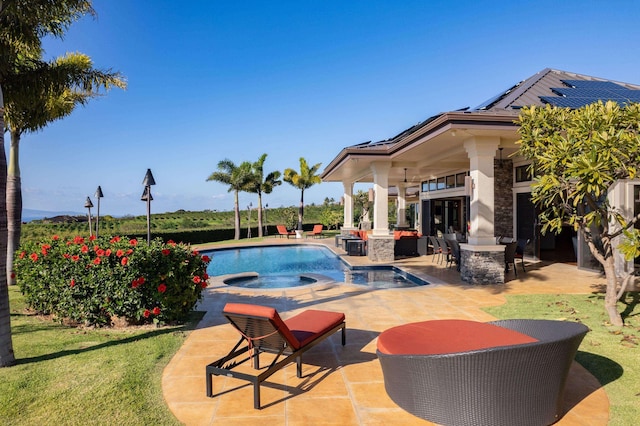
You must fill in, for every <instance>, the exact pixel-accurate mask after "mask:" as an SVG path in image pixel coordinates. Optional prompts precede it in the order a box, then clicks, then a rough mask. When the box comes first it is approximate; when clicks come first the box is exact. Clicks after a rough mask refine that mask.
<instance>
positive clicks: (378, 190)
mask: <svg viewBox="0 0 640 426" xmlns="http://www.w3.org/2000/svg"><path fill="white" fill-rule="evenodd" d="M390 169H391V163H390V162H374V163H372V164H371V171H372V172H373V190H374V202H373V226H374V227H373V234H372V235H370V236H369V239H368V242H367V257H368V258H369V260H372V261H375V262H393V260H394V254H393V251H394V250H393V249H394V243H395V241H394V239H393V235H391V234H390V233H389V207H388V200H389V170H390Z"/></svg>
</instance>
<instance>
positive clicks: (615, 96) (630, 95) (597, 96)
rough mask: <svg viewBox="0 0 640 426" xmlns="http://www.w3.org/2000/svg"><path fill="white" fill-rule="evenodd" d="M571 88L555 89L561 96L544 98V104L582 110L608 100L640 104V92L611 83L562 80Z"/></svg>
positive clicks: (623, 103) (621, 103) (622, 103)
mask: <svg viewBox="0 0 640 426" xmlns="http://www.w3.org/2000/svg"><path fill="white" fill-rule="evenodd" d="M562 82H563V83H564V84H566V85H568V86H570V87H553V88H551V91H552V92H554V93H555V94H558V95H560V96H557V97H556V96H542V97H540V99H541V100H542V101H543V102H546V103H549V104H551V105H555V106H559V107H565V108H580V107H583V106H585V105H588V104H591V103H594V102H598V101H602V102H606V101H608V100H611V101H614V102H617V103H619V104H620V105H625V104H628V103H630V102H640V90H633V89H629V88H626V87H624V86H621V85H619V84H616V83H613V82H611V81H588V80H562Z"/></svg>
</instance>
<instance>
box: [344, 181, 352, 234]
mask: <svg viewBox="0 0 640 426" xmlns="http://www.w3.org/2000/svg"><path fill="white" fill-rule="evenodd" d="M342 186H343V187H344V205H343V209H344V212H343V214H344V218H343V222H342V223H343V227H344V228H353V182H350V181H343V182H342Z"/></svg>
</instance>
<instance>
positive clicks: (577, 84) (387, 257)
mask: <svg viewBox="0 0 640 426" xmlns="http://www.w3.org/2000/svg"><path fill="white" fill-rule="evenodd" d="M597 100H602V101H606V100H614V101H617V102H619V103H625V102H640V85H635V84H628V83H621V82H616V81H610V80H606V79H602V78H597V77H591V76H587V75H582V74H575V73H571V72H565V71H559V70H554V69H544V70H542V71H540V72H539V73H537V74H535V75H533V76H531V77H529V78H527V79H526V80H523V81H521V82H520V83H518V84H516V85H514V86H513V87H511V88H509V89H508V90H506V91H503V92H500V93H499V94H498V95H497V96H495V97H493V98H491V99H490V100H488V101H487V102H484V103H483V104H481V105H479V106H477V107H475V108H464V109H461V110H457V111H450V112H444V113H441V114H437V115H435V116H433V117H430V118H428V119H426V120H425V121H423V122H421V123H419V124H417V125H415V126H413V127H411V128H409V129H406V130H404V131H403V132H401V133H399V134H398V135H396V136H394V137H392V138H390V139H387V140H384V141H380V142H366V143H362V144H358V145H353V146H348V147H346V148H344V149H342V150H341V151H340V153H338V155H337V156H336V157H335V158H334V159H333V160H332V161H331V162H330V163H329V164H328V166H327V167H326V168H325V170H324V171H323V173H322V175H321V177H322V180H323V181H327V182H342V184H343V187H344V201H345V202H344V227H343V230H342V231H343V232H345V233H348V232H349V231H351V230H352V229H354V228H355V227H354V223H353V219H352V218H353V198H352V197H353V185H354V183H356V182H357V183H372V184H373V193H374V194H375V195H374V207H373V224H374V226H373V232H372V234H371V236H370V238H369V242H368V247H369V249H368V256H369V258H370V259H371V260H373V261H384V262H388V261H392V260H393V237H392V236H391V235H390V233H389V229H390V224H389V223H388V219H387V218H388V202H387V201H388V196H389V193H390V188H393V187H395V188H396V189H395V190H394V191H392V192H394V193H396V192H397V197H398V200H397V208H398V215H397V216H398V218H399V219H398V223H397V224H395V226H398V227H405V226H406V225H407V224H406V223H405V219H404V218H405V214H404V212H405V209H407V196H406V194H407V190H408V188H416V187H418V188H419V190H420V191H419V195H418V197H417V198H416V200H415V203H416V206H415V207H416V208H415V211H416V216H415V218H414V219H415V221H414V224H413V225H414V227H416V228H417V229H418V230H419V231H420V232H421V233H422V234H424V235H435V234H437V233H440V232H442V233H444V232H447V231H448V230H451V229H453V230H455V231H458V232H460V233H462V234H464V235H465V236H466V243H464V244H461V257H462V262H461V263H462V268H461V276H462V279H463V280H464V281H466V282H470V283H475V284H484V283H503V282H504V274H505V272H504V246H501V245H499V244H497V243H496V237H498V236H509V237H514V238H527V239H530V240H531V243H530V244H529V246H528V247H527V255H529V256H532V257H534V258H538V259H542V260H550V261H562V262H576V263H577V266H578V267H580V268H592V267H593V260H592V258H591V255H590V253H589V250H588V248H587V247H586V245H585V244H584V243H583V241H581V238H580V236H578V235H576V234H575V232H574V231H573V229H572V228H571V227H568V226H567V227H566V228H565V229H563V231H562V232H561V233H560V234H559V235H555V234H550V233H547V234H546V235H541V233H540V227H539V226H538V223H537V215H536V209H535V207H534V205H533V204H532V202H531V200H530V192H531V189H530V176H529V174H528V173H527V165H528V163H526V162H525V161H524V160H523V159H521V158H518V157H515V156H514V155H513V154H514V153H515V152H516V151H517V149H518V146H517V145H516V141H517V140H518V138H519V136H518V126H517V125H516V123H515V120H516V119H517V117H518V115H519V110H520V109H521V108H522V107H524V106H529V105H540V106H542V105H545V104H551V105H555V106H559V107H569V108H579V107H581V106H584V105H587V104H589V103H592V102H595V101H597ZM611 197H613V198H612V200H613V202H614V203H615V204H616V205H617V206H619V207H620V208H621V209H623V210H624V211H625V212H626V213H628V214H629V215H631V214H637V213H638V212H639V210H640V201H638V202H635V201H634V200H640V181H631V182H621V183H620V185H617V186H616V188H614V190H613V191H612V194H611ZM617 265H618V266H619V267H621V268H628V267H633V262H631V265H627V264H626V263H625V262H624V261H622V260H621V259H618V260H617Z"/></svg>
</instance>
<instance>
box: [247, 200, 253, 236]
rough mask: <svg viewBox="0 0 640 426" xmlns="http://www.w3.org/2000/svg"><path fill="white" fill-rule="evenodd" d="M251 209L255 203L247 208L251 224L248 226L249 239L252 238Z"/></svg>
mask: <svg viewBox="0 0 640 426" xmlns="http://www.w3.org/2000/svg"><path fill="white" fill-rule="evenodd" d="M251 207H253V203H249V205H248V206H247V216H248V217H249V222H248V225H247V238H251Z"/></svg>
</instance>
